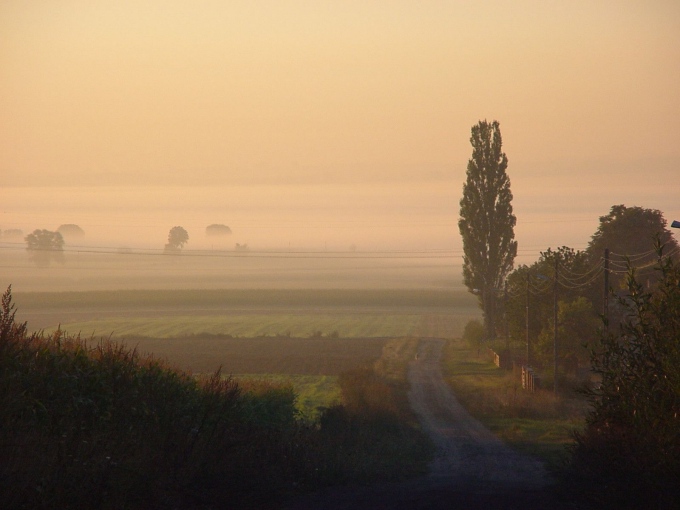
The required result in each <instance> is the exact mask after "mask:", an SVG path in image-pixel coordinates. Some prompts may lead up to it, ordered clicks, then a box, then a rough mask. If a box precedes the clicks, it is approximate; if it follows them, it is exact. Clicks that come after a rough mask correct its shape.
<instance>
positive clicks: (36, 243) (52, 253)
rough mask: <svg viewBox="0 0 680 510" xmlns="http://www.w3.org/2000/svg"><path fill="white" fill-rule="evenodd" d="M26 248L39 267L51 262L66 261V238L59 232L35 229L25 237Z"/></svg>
mask: <svg viewBox="0 0 680 510" xmlns="http://www.w3.org/2000/svg"><path fill="white" fill-rule="evenodd" d="M25 240H26V250H27V251H28V254H29V257H30V259H31V260H32V261H33V262H34V263H35V265H36V266H39V267H47V266H49V265H50V262H51V261H52V260H54V261H55V262H59V263H62V264H63V262H64V238H63V237H61V234H60V233H59V232H52V231H50V230H34V231H33V233H31V234H28V235H27V236H26V237H25Z"/></svg>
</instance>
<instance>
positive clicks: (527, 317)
mask: <svg viewBox="0 0 680 510" xmlns="http://www.w3.org/2000/svg"><path fill="white" fill-rule="evenodd" d="M530 277H531V275H530V274H529V272H527V316H526V330H527V368H529V366H530V365H529V278H530Z"/></svg>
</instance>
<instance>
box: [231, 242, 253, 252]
mask: <svg viewBox="0 0 680 510" xmlns="http://www.w3.org/2000/svg"><path fill="white" fill-rule="evenodd" d="M234 249H235V250H236V251H248V250H250V248H248V245H247V244H245V243H244V244H239V243H236V245H235V246H234Z"/></svg>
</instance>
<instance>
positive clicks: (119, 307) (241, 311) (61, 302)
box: [15, 289, 479, 338]
mask: <svg viewBox="0 0 680 510" xmlns="http://www.w3.org/2000/svg"><path fill="white" fill-rule="evenodd" d="M15 296H16V297H15V300H16V303H17V308H18V313H17V318H18V319H20V320H23V321H27V322H28V326H29V329H30V330H41V329H44V330H45V331H52V330H53V329H54V328H56V327H57V326H59V325H61V328H62V330H65V331H68V332H70V333H73V334H75V333H81V334H82V335H83V336H88V337H89V336H93V335H94V336H95V337H97V336H109V335H111V334H113V335H114V336H148V337H156V338H171V337H181V336H187V335H192V334H204V333H207V334H212V335H231V336H238V337H259V336H264V335H270V336H271V335H280V336H293V337H307V336H312V335H314V334H317V336H318V333H321V334H324V335H331V334H334V335H335V336H340V337H343V338H363V337H394V336H407V335H413V336H432V337H455V336H460V334H461V333H462V330H463V327H464V326H465V323H466V322H467V321H468V320H469V319H470V318H473V317H479V309H478V308H477V305H476V300H475V298H474V296H471V295H470V294H468V293H467V292H465V291H464V290H462V289H461V290H446V291H444V290H422V289H420V290H411V289H374V290H348V289H340V290H323V289H320V290H318V289H314V290H305V289H288V290H273V289H272V290H245V289H242V290H238V289H233V290H182V291H160V290H157V291H154V290H151V291H148V290H147V291H110V292H55V293H48V292H45V293H16V294H15Z"/></svg>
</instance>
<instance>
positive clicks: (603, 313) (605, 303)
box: [602, 248, 609, 334]
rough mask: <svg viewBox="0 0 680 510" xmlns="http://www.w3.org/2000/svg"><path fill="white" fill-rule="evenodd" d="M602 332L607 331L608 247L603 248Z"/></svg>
mask: <svg viewBox="0 0 680 510" xmlns="http://www.w3.org/2000/svg"><path fill="white" fill-rule="evenodd" d="M602 316H603V317H604V332H605V334H606V333H608V332H609V248H605V249H604V300H603V304H602Z"/></svg>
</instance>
